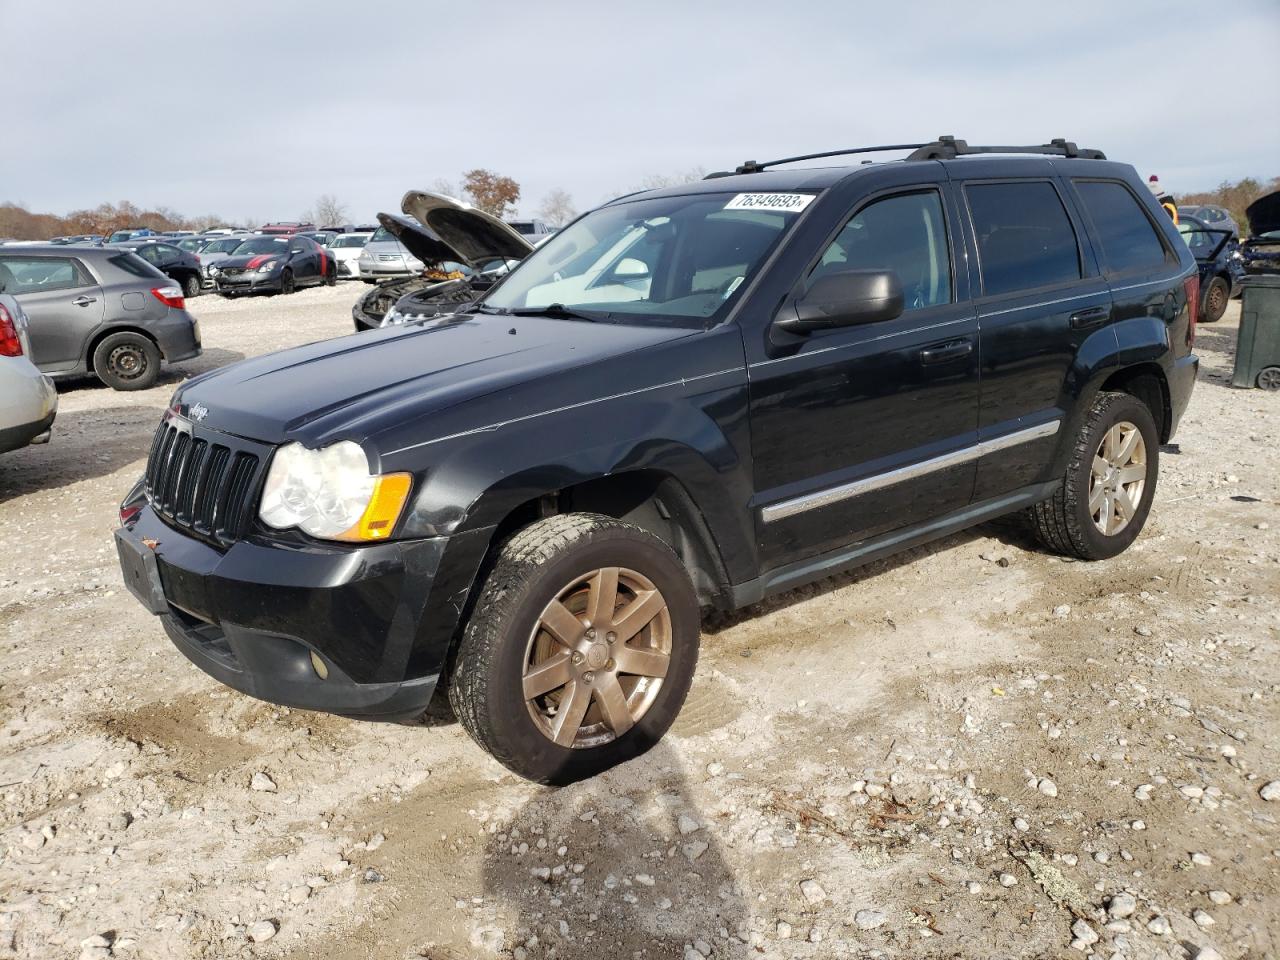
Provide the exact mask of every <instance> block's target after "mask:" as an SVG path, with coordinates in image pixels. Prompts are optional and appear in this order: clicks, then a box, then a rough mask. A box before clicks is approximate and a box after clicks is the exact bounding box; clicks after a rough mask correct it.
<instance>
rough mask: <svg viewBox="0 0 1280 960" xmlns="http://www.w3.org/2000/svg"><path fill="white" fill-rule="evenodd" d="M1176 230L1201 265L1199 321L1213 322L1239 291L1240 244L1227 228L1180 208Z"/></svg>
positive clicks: (1220, 316)
mask: <svg viewBox="0 0 1280 960" xmlns="http://www.w3.org/2000/svg"><path fill="white" fill-rule="evenodd" d="M1178 232H1179V233H1180V234H1182V239H1183V240H1185V241H1186V242H1187V246H1188V247H1190V248H1191V255H1192V256H1194V257H1195V258H1196V266H1198V267H1199V268H1200V322H1201V323H1215V322H1216V321H1218V320H1221V319H1222V315H1223V314H1224V313H1226V312H1227V304H1228V303H1229V302H1230V301H1231V298H1232V297H1234V296H1237V295H1238V294H1239V293H1240V279H1241V278H1242V277H1243V276H1244V265H1243V262H1242V261H1241V259H1240V255H1239V253H1238V250H1239V244H1238V243H1236V240H1235V237H1234V236H1233V234H1232V233H1231V231H1230V230H1220V229H1217V228H1215V227H1210V226H1209V225H1208V224H1206V223H1205V222H1204V221H1202V220H1200V219H1199V218H1197V217H1191V216H1186V215H1183V214H1181V212H1179V217H1178Z"/></svg>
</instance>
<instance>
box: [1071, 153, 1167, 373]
mask: <svg viewBox="0 0 1280 960" xmlns="http://www.w3.org/2000/svg"><path fill="white" fill-rule="evenodd" d="M1071 185H1072V187H1073V189H1074V190H1075V192H1076V195H1077V196H1078V197H1079V200H1080V207H1081V209H1082V210H1083V211H1084V212H1085V215H1086V216H1087V217H1088V218H1089V221H1090V223H1091V224H1092V226H1093V231H1094V235H1095V236H1096V237H1097V238H1098V244H1099V246H1100V247H1101V248H1102V249H1101V251H1100V253H1099V258H1100V259H1101V261H1102V266H1103V270H1104V271H1105V276H1106V280H1107V282H1108V284H1109V285H1110V288H1111V295H1112V298H1113V300H1114V301H1115V316H1116V321H1117V323H1118V327H1117V330H1118V332H1119V334H1120V347H1121V348H1122V349H1123V348H1124V346H1125V340H1126V334H1127V333H1128V332H1129V331H1133V332H1134V333H1135V334H1136V333H1137V329H1138V328H1139V327H1141V326H1142V325H1143V324H1144V323H1146V324H1159V325H1160V328H1161V330H1162V331H1163V328H1164V327H1165V326H1166V324H1167V318H1166V312H1167V311H1168V308H1169V303H1170V299H1169V297H1168V294H1169V291H1170V289H1171V288H1173V287H1176V286H1177V284H1178V283H1179V282H1180V277H1181V275H1182V272H1183V271H1182V266H1181V264H1180V261H1179V259H1178V256H1177V255H1176V254H1175V253H1174V252H1173V250H1172V249H1171V248H1170V247H1169V246H1168V245H1167V244H1166V243H1165V241H1164V239H1162V237H1163V233H1162V231H1160V230H1157V229H1156V225H1155V223H1153V222H1152V220H1151V214H1150V212H1149V211H1148V210H1147V208H1146V207H1145V205H1144V204H1142V203H1141V202H1140V201H1139V200H1138V198H1137V197H1136V196H1135V195H1134V193H1133V190H1132V189H1131V188H1130V187H1129V185H1127V184H1126V183H1124V182H1123V181H1120V180H1104V179H1096V180H1095V179H1090V178H1083V177H1076V178H1073V179H1072V181H1071ZM1135 320H1136V321H1138V324H1137V326H1135V325H1134V324H1132V323H1129V322H1128V321H1135ZM1139 339H1140V340H1142V341H1143V342H1150V340H1151V339H1152V338H1151V337H1150V336H1144V337H1141V338H1139ZM1156 339H1158V337H1157V338H1156ZM1144 359H1145V358H1144Z"/></svg>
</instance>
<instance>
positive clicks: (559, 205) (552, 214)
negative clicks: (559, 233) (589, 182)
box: [538, 187, 578, 227]
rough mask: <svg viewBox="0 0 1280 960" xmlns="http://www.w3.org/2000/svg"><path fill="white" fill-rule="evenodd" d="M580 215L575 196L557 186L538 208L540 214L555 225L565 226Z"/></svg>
mask: <svg viewBox="0 0 1280 960" xmlns="http://www.w3.org/2000/svg"><path fill="white" fill-rule="evenodd" d="M577 215H578V210H577V208H576V207H575V206H574V205H573V197H571V196H569V193H568V191H566V190H561V189H560V188H559V187H556V188H555V189H554V190H552V191H551V192H550V193H548V194H547V195H546V196H545V197H543V198H542V206H540V207H539V208H538V216H540V217H541V218H542V219H543V220H545V221H547V223H549V224H551V225H552V226H553V227H563V226H564V225H565V224H566V223H568V222H569V221H570V220H572V219H573V218H574V217H576V216H577Z"/></svg>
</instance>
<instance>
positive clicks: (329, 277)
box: [324, 263, 338, 287]
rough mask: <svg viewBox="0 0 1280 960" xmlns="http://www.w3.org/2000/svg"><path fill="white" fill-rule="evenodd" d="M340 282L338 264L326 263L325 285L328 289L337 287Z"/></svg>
mask: <svg viewBox="0 0 1280 960" xmlns="http://www.w3.org/2000/svg"><path fill="white" fill-rule="evenodd" d="M337 282H338V267H337V264H333V263H326V264H325V268H324V285H325V286H326V287H332V286H335V285H336V284H337Z"/></svg>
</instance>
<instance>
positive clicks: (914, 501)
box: [749, 174, 978, 569]
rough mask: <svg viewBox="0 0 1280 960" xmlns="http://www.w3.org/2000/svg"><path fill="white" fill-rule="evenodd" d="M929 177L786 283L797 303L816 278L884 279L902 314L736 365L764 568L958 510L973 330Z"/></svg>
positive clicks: (875, 207) (877, 209) (963, 500)
mask: <svg viewBox="0 0 1280 960" xmlns="http://www.w3.org/2000/svg"><path fill="white" fill-rule="evenodd" d="M937 176H938V182H935V183H931V184H926V185H913V186H910V187H904V188H900V189H895V190H893V191H891V192H887V193H882V194H880V195H876V196H873V197H871V198H869V199H867V200H866V201H865V202H863V203H861V204H860V206H859V207H858V208H856V209H854V210H852V211H851V212H850V213H851V215H850V217H849V219H848V221H847V222H846V223H845V224H844V225H843V227H841V228H840V229H839V232H838V233H837V234H836V235H835V237H834V239H832V240H831V241H830V242H829V243H827V244H826V245H825V248H824V249H823V250H822V251H821V255H820V256H819V257H817V259H816V262H814V263H813V265H812V267H811V268H810V269H809V270H808V272H807V275H806V276H805V277H804V278H803V280H802V281H801V283H800V284H798V285H797V291H798V292H800V293H802V292H803V290H804V289H806V288H807V286H808V285H809V284H811V283H812V282H813V281H814V280H815V279H816V278H818V277H820V276H821V275H823V274H824V273H825V272H828V271H834V270H841V269H851V268H880V269H891V270H894V271H895V272H896V273H897V274H898V277H899V279H900V280H901V282H902V287H903V292H904V298H905V310H904V312H903V314H902V315H901V316H899V317H897V318H895V319H893V320H887V321H883V322H879V323H870V324H864V325H860V326H852V327H842V328H837V329H832V330H826V331H821V332H818V333H814V334H811V335H809V336H808V337H806V338H805V339H804V341H803V342H802V343H800V344H799V346H798V347H797V348H796V349H795V350H794V352H784V353H782V354H781V355H775V356H769V357H767V358H763V359H752V360H751V362H750V364H749V372H750V379H751V434H752V452H753V458H754V463H755V487H756V504H757V506H758V507H759V509H758V511H757V530H758V542H759V546H760V559H761V563H762V566H763V567H764V568H765V569H770V568H775V567H778V566H781V565H784V564H786V563H788V562H792V561H795V560H800V559H803V558H805V557H808V556H813V555H817V554H821V553H825V552H828V551H834V550H838V549H840V548H842V547H845V546H847V545H850V544H852V543H855V542H857V541H860V540H865V539H868V538H871V537H874V536H876V535H878V534H882V533H887V532H889V531H893V530H896V529H899V528H902V527H907V526H910V525H912V524H916V523H919V522H921V521H923V520H926V519H929V518H931V517H937V516H940V515H942V514H945V513H947V512H949V511H952V510H956V509H959V508H961V507H964V506H965V505H966V504H968V502H969V500H970V496H971V493H972V490H973V477H974V463H973V460H972V458H971V457H968V458H966V456H965V453H966V452H967V448H971V447H972V445H973V444H974V443H975V442H976V430H977V414H978V344H977V336H978V326H977V320H976V318H975V316H974V311H973V308H972V305H971V304H970V303H969V302H968V298H967V296H965V294H966V293H967V284H966V283H965V282H964V279H963V277H961V278H960V281H959V282H957V271H956V269H955V257H954V256H953V251H954V249H956V247H955V245H954V243H953V239H952V238H954V237H955V235H956V230H955V228H954V223H953V219H954V218H953V217H952V216H950V215H948V213H947V210H948V207H949V203H948V196H947V189H946V185H945V182H943V181H942V179H941V175H940V174H938V175H937ZM958 287H959V288H960V289H959V290H958V289H957V288H958ZM954 454H959V456H952V455H954Z"/></svg>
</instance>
